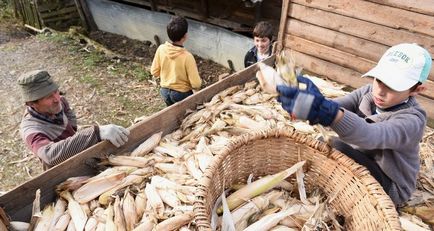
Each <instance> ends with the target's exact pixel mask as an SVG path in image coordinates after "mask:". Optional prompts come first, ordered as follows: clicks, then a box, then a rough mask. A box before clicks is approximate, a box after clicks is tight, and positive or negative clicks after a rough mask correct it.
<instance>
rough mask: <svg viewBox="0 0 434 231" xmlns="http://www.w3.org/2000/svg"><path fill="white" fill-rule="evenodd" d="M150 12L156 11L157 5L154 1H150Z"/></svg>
mask: <svg viewBox="0 0 434 231" xmlns="http://www.w3.org/2000/svg"><path fill="white" fill-rule="evenodd" d="M151 10H152V11H158V7H157V3H156V2H155V0H151Z"/></svg>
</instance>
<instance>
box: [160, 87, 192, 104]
mask: <svg viewBox="0 0 434 231" xmlns="http://www.w3.org/2000/svg"><path fill="white" fill-rule="evenodd" d="M160 94H161V96H162V97H163V100H164V102H165V103H166V105H167V106H170V105H172V104H174V103H176V102H179V101H181V100H183V99H185V98H187V97H188V96H190V95H193V91H187V92H180V91H175V90H172V89H169V88H165V87H162V88H160Z"/></svg>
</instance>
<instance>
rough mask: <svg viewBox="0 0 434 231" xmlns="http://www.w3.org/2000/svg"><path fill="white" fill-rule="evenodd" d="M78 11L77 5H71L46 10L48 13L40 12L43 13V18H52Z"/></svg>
mask: <svg viewBox="0 0 434 231" xmlns="http://www.w3.org/2000/svg"><path fill="white" fill-rule="evenodd" d="M76 11H77V8H76V6H70V7H66V8H62V9H59V10H56V11H52V12H46V13H40V14H41V17H42V18H43V19H47V18H50V17H54V16H59V15H62V14H68V13H72V12H76Z"/></svg>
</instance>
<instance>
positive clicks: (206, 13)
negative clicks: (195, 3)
mask: <svg viewBox="0 0 434 231" xmlns="http://www.w3.org/2000/svg"><path fill="white" fill-rule="evenodd" d="M200 9H201V11H202V16H203V19H204V20H205V19H207V18H208V17H209V10H208V1H207V0H201V1H200Z"/></svg>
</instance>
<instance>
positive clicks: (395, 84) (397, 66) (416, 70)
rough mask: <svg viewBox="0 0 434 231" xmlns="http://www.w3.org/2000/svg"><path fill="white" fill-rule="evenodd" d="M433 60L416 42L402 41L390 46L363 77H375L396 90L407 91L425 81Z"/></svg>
mask: <svg viewBox="0 0 434 231" xmlns="http://www.w3.org/2000/svg"><path fill="white" fill-rule="evenodd" d="M431 65H432V60H431V56H430V54H429V53H428V51H427V50H425V49H424V48H422V47H421V46H419V45H417V44H415V43H402V44H398V45H395V46H393V47H390V48H389V49H388V50H387V51H386V52H385V53H384V54H383V56H382V57H381V59H380V61H378V64H377V66H375V67H374V68H372V69H371V70H370V71H368V72H367V73H366V74H364V75H362V77H365V76H369V77H375V78H377V79H378V80H380V81H381V82H383V83H384V84H386V85H387V86H388V87H390V88H392V89H393V90H395V91H405V90H408V89H410V88H411V87H413V86H414V85H415V84H416V83H418V82H421V83H423V82H425V81H426V80H427V79H428V75H429V72H430V70H431Z"/></svg>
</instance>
